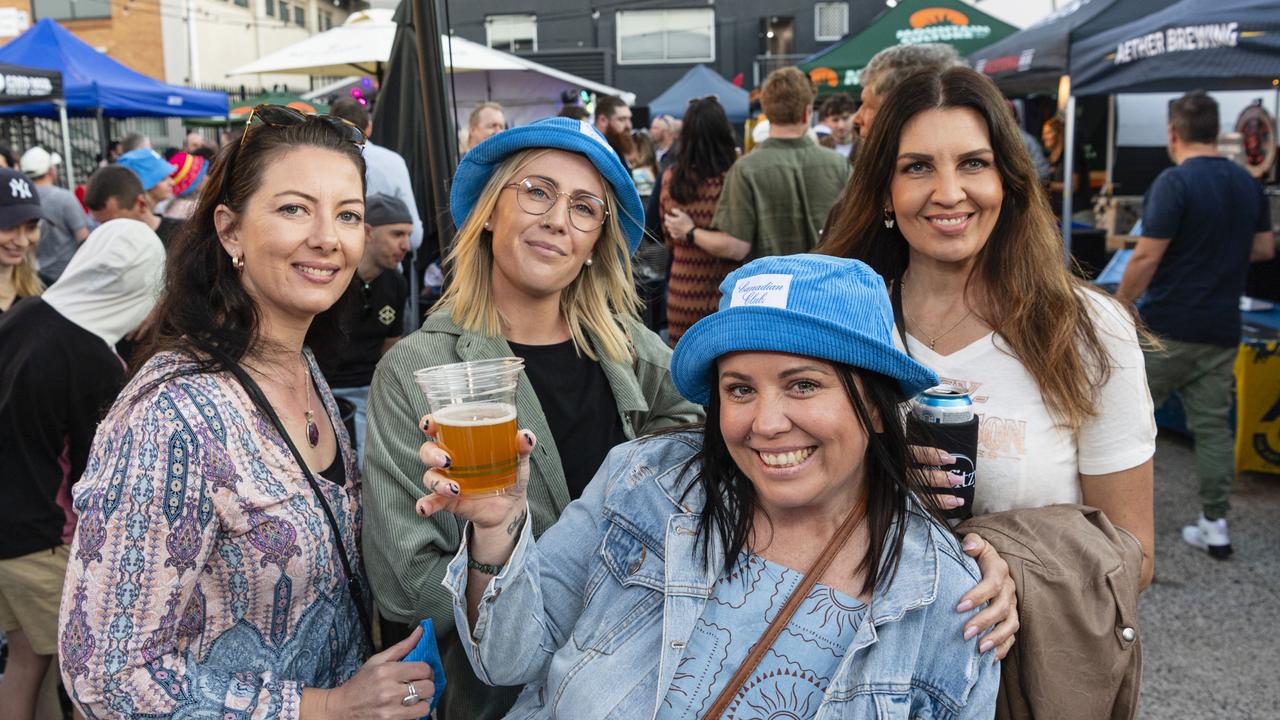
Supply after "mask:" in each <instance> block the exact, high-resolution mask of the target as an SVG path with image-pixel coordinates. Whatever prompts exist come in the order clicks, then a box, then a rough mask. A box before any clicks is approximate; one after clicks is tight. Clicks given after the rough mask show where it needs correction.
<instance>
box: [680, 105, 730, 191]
mask: <svg viewBox="0 0 1280 720" xmlns="http://www.w3.org/2000/svg"><path fill="white" fill-rule="evenodd" d="M737 159H738V151H737V148H736V147H735V146H734V143H733V127H732V126H730V125H729V118H728V117H726V116H725V114H724V108H723V107H722V106H721V105H720V101H718V100H716V99H715V98H713V97H706V98H697V99H695V100H690V101H689V107H688V109H687V110H685V111H684V119H683V125H682V126H681V128H680V145H679V148H678V149H677V150H676V161H675V165H674V166H672V168H671V190H670V193H671V199H672V200H675V201H676V202H678V203H681V204H687V203H691V202H693V201H694V199H696V198H697V196H698V188H699V187H700V186H701V185H702V183H703V182H705V181H707V180H708V179H710V178H713V177H718V176H720V175H723V174H724V173H726V172H728V170H729V167H730V166H732V165H733V161H734V160H737Z"/></svg>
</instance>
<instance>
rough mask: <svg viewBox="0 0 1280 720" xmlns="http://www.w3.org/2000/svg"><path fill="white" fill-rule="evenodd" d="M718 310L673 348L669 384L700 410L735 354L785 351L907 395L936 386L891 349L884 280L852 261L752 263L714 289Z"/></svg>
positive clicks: (808, 258)
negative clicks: (715, 371)
mask: <svg viewBox="0 0 1280 720" xmlns="http://www.w3.org/2000/svg"><path fill="white" fill-rule="evenodd" d="M720 292H721V294H722V297H721V298H720V309H719V310H718V311H716V312H714V313H712V314H711V315H708V316H707V317H705V318H703V319H701V320H699V321H698V322H696V323H694V325H693V327H691V328H689V329H688V330H687V331H686V332H685V334H684V335H683V336H681V337H680V342H679V343H678V344H676V350H675V354H674V355H673V356H672V357H671V378H672V380H674V381H675V384H676V389H677V390H679V391H680V394H681V395H683V396H685V397H686V398H688V399H689V400H690V401H691V402H695V403H698V404H699V405H706V404H707V401H708V399H709V398H710V394H711V387H712V380H713V379H712V377H711V370H712V368H713V367H714V366H715V362H716V359H717V358H719V357H720V356H722V355H725V354H726V353H731V352H738V351H744V350H745V351H766V352H770V351H771V352H785V353H792V354H795V355H805V356H808V357H815V358H820V359H822V360H828V361H830V362H837V363H845V364H847V365H852V366H854V367H858V368H864V369H866V370H874V371H875V372H878V373H880V374H882V375H885V376H888V377H891V378H893V379H895V380H897V381H898V383H899V384H900V385H901V386H902V391H903V392H904V393H905V394H906V396H907V397H912V396H914V395H915V394H916V393H919V392H920V391H921V390H925V389H927V388H931V387H933V386H934V385H937V384H938V376H937V375H935V374H934V373H933V371H932V370H930V369H929V368H927V367H925V366H924V365H921V364H920V363H918V362H916V361H915V360H912V359H911V357H910V356H908V355H907V354H906V353H904V352H902V351H901V350H899V349H898V348H897V347H895V346H894V344H893V310H892V308H891V307H890V305H889V294H888V293H887V292H885V285H884V280H883V279H882V278H881V277H880V276H879V275H877V274H876V272H875V271H874V270H872V269H871V268H870V267H868V266H867V264H866V263H863V262H861V261H859V260H846V259H843V258H835V257H829V256H826V255H786V256H781V257H766V258H760V259H759V260H755V261H752V262H750V263H747V264H746V265H744V266H742V267H740V268H738V269H737V270H734V271H733V272H731V273H729V276H728V277H726V278H725V279H724V282H723V283H721V284H720Z"/></svg>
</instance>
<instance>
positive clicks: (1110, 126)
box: [1106, 94, 1116, 197]
mask: <svg viewBox="0 0 1280 720" xmlns="http://www.w3.org/2000/svg"><path fill="white" fill-rule="evenodd" d="M1115 168H1116V96H1115V95H1114V94H1112V95H1108V96H1107V185H1106V192H1107V193H1108V194H1109V195H1110V196H1111V197H1115V194H1116V192H1115V188H1114V187H1112V183H1113V182H1115Z"/></svg>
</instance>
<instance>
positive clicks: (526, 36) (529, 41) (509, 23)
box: [484, 15, 538, 52]
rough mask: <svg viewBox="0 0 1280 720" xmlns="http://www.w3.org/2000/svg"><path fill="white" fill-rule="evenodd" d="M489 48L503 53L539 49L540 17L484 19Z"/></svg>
mask: <svg viewBox="0 0 1280 720" xmlns="http://www.w3.org/2000/svg"><path fill="white" fill-rule="evenodd" d="M484 30H485V36H486V38H487V39H488V43H489V47H491V48H494V49H495V50H502V51H503V52H516V51H518V50H537V49H538V16H536V15H489V16H487V17H485V19H484Z"/></svg>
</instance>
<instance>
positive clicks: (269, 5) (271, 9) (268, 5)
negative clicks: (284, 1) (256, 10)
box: [262, 0, 276, 17]
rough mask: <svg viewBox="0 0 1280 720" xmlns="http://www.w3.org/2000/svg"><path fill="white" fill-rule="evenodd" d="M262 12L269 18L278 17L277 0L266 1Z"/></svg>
mask: <svg viewBox="0 0 1280 720" xmlns="http://www.w3.org/2000/svg"><path fill="white" fill-rule="evenodd" d="M262 11H263V12H265V13H266V14H267V17H275V16H276V0H265V4H264V5H263V10H262Z"/></svg>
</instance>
